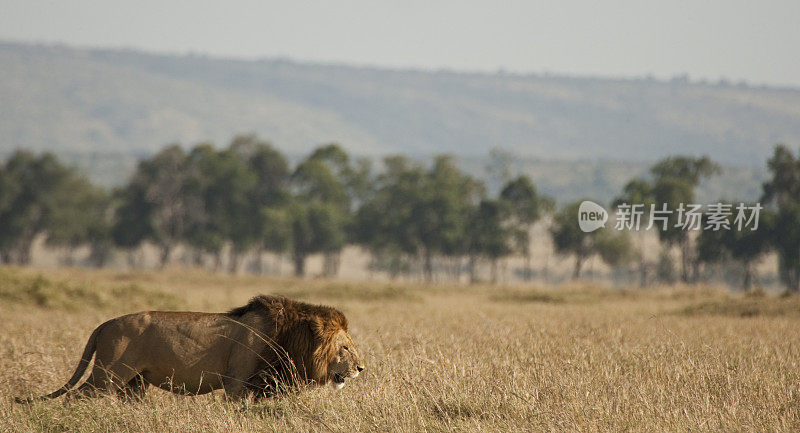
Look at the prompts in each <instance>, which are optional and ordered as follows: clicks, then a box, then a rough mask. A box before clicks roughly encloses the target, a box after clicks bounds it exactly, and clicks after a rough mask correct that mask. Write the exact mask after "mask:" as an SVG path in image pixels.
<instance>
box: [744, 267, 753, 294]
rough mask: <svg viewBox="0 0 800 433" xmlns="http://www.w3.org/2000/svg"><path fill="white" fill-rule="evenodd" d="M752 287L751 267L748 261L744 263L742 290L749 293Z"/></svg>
mask: <svg viewBox="0 0 800 433" xmlns="http://www.w3.org/2000/svg"><path fill="white" fill-rule="evenodd" d="M752 287H753V266H752V264H751V263H750V261H745V262H744V281H743V282H742V288H743V289H744V291H745V292H749V291H750V289H751V288H752Z"/></svg>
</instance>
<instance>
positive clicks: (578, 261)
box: [572, 255, 586, 280]
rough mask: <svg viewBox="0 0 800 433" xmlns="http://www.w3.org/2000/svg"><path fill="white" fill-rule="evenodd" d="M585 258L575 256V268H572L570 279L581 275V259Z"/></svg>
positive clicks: (575, 278)
mask: <svg viewBox="0 0 800 433" xmlns="http://www.w3.org/2000/svg"><path fill="white" fill-rule="evenodd" d="M585 259H586V258H585V257H583V256H581V255H576V256H575V268H574V269H573V270H572V279H573V280H577V279H578V278H580V277H581V268H582V267H583V261H584V260H585Z"/></svg>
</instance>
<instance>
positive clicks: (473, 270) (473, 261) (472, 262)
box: [469, 254, 478, 284]
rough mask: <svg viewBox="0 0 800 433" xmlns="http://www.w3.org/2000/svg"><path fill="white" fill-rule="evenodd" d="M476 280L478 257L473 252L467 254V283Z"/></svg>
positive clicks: (472, 282)
mask: <svg viewBox="0 0 800 433" xmlns="http://www.w3.org/2000/svg"><path fill="white" fill-rule="evenodd" d="M477 282H478V258H477V256H476V255H475V254H470V255H469V283H470V284H475V283H477Z"/></svg>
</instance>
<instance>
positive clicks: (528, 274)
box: [524, 249, 533, 281]
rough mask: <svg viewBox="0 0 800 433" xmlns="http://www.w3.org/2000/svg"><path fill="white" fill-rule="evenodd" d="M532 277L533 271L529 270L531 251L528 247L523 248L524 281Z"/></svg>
mask: <svg viewBox="0 0 800 433" xmlns="http://www.w3.org/2000/svg"><path fill="white" fill-rule="evenodd" d="M532 277H533V272H532V270H531V251H530V249H526V250H525V277H524V279H525V281H530V280H531V278H532Z"/></svg>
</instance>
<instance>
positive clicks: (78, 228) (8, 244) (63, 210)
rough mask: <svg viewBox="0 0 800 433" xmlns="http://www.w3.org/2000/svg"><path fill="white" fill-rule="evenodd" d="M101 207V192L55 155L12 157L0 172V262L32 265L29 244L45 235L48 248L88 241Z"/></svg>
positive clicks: (15, 155)
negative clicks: (42, 234)
mask: <svg viewBox="0 0 800 433" xmlns="http://www.w3.org/2000/svg"><path fill="white" fill-rule="evenodd" d="M104 205H105V203H104V201H103V194H102V191H100V190H98V189H96V188H94V187H92V186H91V185H90V184H89V183H88V182H87V181H86V180H85V179H83V178H81V177H80V176H79V175H78V173H77V172H76V171H75V170H74V169H72V168H68V167H66V166H64V165H63V164H61V162H60V161H58V159H57V158H56V157H55V156H54V155H53V154H50V153H44V154H42V155H40V156H38V157H37V156H35V155H34V154H32V153H30V152H28V151H24V150H20V151H17V152H15V153H14V154H12V155H11V157H9V158H8V160H7V161H6V163H5V164H4V166H3V167H2V169H0V258H2V261H3V262H5V263H9V262H15V263H18V264H28V263H30V260H31V246H32V244H33V241H34V239H35V237H36V236H37V235H38V234H40V233H43V232H47V233H48V238H47V240H48V241H49V242H50V243H51V244H61V245H65V244H69V245H74V244H76V243H78V242H81V241H85V240H88V233H89V227H90V226H91V224H92V223H93V222H94V221H96V220H94V216H95V214H96V213H98V212H99V213H102V208H103V207H104ZM98 209H100V211H98Z"/></svg>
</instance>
